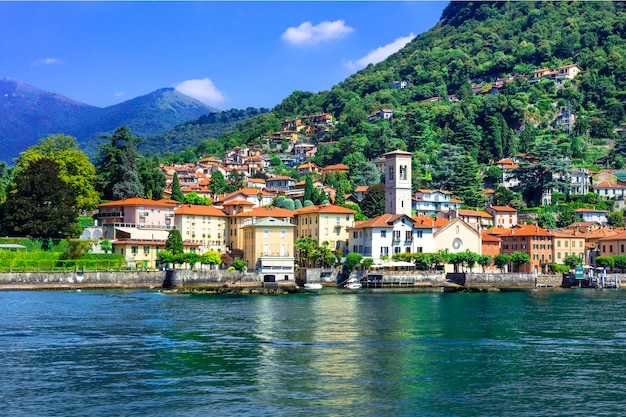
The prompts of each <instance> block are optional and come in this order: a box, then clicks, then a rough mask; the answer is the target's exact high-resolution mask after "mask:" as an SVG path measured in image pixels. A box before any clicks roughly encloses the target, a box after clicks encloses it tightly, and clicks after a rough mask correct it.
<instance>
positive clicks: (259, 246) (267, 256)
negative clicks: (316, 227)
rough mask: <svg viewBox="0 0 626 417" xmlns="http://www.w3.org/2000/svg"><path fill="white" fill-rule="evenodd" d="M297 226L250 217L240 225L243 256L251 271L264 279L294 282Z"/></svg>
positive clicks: (267, 280)
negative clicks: (259, 274)
mask: <svg viewBox="0 0 626 417" xmlns="http://www.w3.org/2000/svg"><path fill="white" fill-rule="evenodd" d="M295 227H296V226H295V225H293V224H291V223H288V222H285V221H282V220H278V219H275V218H273V217H266V218H263V219H256V218H248V219H247V220H246V223H245V224H244V225H243V227H242V228H241V234H243V237H244V249H243V259H244V261H246V263H247V264H248V269H249V270H254V271H256V272H259V273H261V274H262V275H263V282H277V281H294V279H295V278H294V264H295V258H294V229H295Z"/></svg>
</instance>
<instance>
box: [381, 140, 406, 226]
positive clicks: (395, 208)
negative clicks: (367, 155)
mask: <svg viewBox="0 0 626 417" xmlns="http://www.w3.org/2000/svg"><path fill="white" fill-rule="evenodd" d="M411 159H412V154H411V152H405V151H400V150H396V151H393V152H388V153H386V154H385V213H389V214H404V215H406V216H408V217H409V218H410V216H411V208H412V207H411Z"/></svg>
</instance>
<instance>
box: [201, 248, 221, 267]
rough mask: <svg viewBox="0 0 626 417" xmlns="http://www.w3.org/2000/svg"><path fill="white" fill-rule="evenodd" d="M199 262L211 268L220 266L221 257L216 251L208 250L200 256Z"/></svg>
mask: <svg viewBox="0 0 626 417" xmlns="http://www.w3.org/2000/svg"><path fill="white" fill-rule="evenodd" d="M200 262H201V263H203V264H206V265H211V267H213V266H214V265H220V264H221V263H222V257H221V256H220V253H219V252H218V251H216V250H210V251H208V252H205V253H203V254H202V257H201V258H200Z"/></svg>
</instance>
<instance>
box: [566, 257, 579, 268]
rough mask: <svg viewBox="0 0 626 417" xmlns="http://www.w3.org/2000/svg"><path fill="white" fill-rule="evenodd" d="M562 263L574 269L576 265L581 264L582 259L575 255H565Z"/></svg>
mask: <svg viewBox="0 0 626 417" xmlns="http://www.w3.org/2000/svg"><path fill="white" fill-rule="evenodd" d="M563 263H564V264H565V265H567V266H568V267H569V269H574V268H576V267H577V266H578V265H582V263H583V262H582V260H581V259H580V258H579V257H578V256H576V255H567V256H566V257H565V258H563Z"/></svg>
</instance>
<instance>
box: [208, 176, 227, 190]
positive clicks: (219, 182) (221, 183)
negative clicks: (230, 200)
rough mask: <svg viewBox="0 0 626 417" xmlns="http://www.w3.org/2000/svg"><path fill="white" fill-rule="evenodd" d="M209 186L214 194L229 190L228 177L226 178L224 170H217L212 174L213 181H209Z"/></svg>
mask: <svg viewBox="0 0 626 417" xmlns="http://www.w3.org/2000/svg"><path fill="white" fill-rule="evenodd" d="M209 188H210V189H211V192H212V193H213V195H216V196H217V195H221V194H224V193H225V192H226V190H227V184H226V179H225V178H224V174H222V171H220V170H217V171H214V172H213V173H212V174H211V181H210V182H209Z"/></svg>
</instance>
